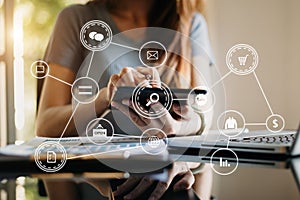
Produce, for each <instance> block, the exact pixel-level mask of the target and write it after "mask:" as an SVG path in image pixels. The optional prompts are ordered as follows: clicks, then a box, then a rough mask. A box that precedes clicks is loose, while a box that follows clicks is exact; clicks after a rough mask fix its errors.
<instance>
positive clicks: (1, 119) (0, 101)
mask: <svg viewBox="0 0 300 200" xmlns="http://www.w3.org/2000/svg"><path fill="white" fill-rule="evenodd" d="M5 74H6V72H5V64H4V62H0V86H1V87H0V138H1V140H0V141H1V144H0V146H5V145H6V140H7V134H6V133H7V124H6V119H7V118H6V112H7V110H6V105H7V104H6V95H5V94H6V83H5V81H6V78H5Z"/></svg>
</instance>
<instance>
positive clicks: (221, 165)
mask: <svg viewBox="0 0 300 200" xmlns="http://www.w3.org/2000/svg"><path fill="white" fill-rule="evenodd" d="M220 167H230V163H229V162H228V160H223V158H222V157H221V158H220Z"/></svg>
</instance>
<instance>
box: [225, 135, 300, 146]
mask: <svg viewBox="0 0 300 200" xmlns="http://www.w3.org/2000/svg"><path fill="white" fill-rule="evenodd" d="M295 137H296V134H294V133H293V134H284V135H274V136H253V137H251V136H250V137H244V138H237V139H236V138H234V139H230V142H243V143H245V142H246V143H247V142H249V143H268V144H270V143H274V144H282V143H284V144H288V143H293V142H294V141H295Z"/></svg>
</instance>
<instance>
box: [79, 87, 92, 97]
mask: <svg viewBox="0 0 300 200" xmlns="http://www.w3.org/2000/svg"><path fill="white" fill-rule="evenodd" d="M78 94H79V95H93V86H91V85H79V86H78Z"/></svg>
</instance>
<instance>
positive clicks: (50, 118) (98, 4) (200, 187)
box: [37, 0, 212, 199]
mask: <svg viewBox="0 0 300 200" xmlns="http://www.w3.org/2000/svg"><path fill="white" fill-rule="evenodd" d="M201 5H202V2H201V1H200V0H199V1H197V0H190V1H185V0H179V1H177V0H121V1H120V0H96V1H92V2H89V3H88V4H86V5H75V6H71V7H68V8H66V9H64V10H63V11H62V12H61V13H60V15H59V17H58V19H57V23H56V26H55V29H54V32H53V34H52V37H51V39H50V42H49V45H48V48H47V52H46V55H45V61H47V62H48V63H49V66H50V69H51V70H50V74H51V75H52V76H54V77H57V78H59V79H61V80H63V81H65V82H68V83H73V82H74V81H75V78H76V75H77V72H78V70H79V67H80V65H81V63H82V62H83V60H84V58H85V57H86V56H87V55H88V53H89V51H87V50H86V49H84V47H83V46H82V44H81V43H80V40H79V39H78V33H79V32H80V28H81V27H82V26H83V25H84V24H85V23H86V22H87V21H90V20H93V19H99V20H102V21H105V22H106V23H107V24H109V25H110V26H111V27H115V30H113V33H116V32H123V31H126V30H130V29H135V28H140V27H162V28H168V29H172V30H176V31H179V32H181V33H182V34H184V35H188V36H191V37H194V39H195V40H198V42H199V43H200V44H203V48H204V49H206V50H207V51H210V47H209V42H208V38H207V30H206V25H205V21H204V19H203V17H202V16H201V15H200V14H199V13H196V12H197V10H198V9H199V8H201ZM195 13H196V14H195ZM128 37H130V36H128ZM142 37H143V36H142ZM131 39H136V38H131ZM179 43H180V45H181V48H182V53H183V54H185V55H186V56H187V57H188V56H189V54H191V50H190V49H191V45H190V44H189V41H187V40H180V41H179ZM167 64H168V65H169V66H171V67H173V69H174V70H175V71H177V72H178V73H179V74H181V76H184V78H185V79H186V80H188V81H189V82H190V83H189V85H193V86H196V85H200V80H199V78H197V77H196V76H195V75H193V69H192V67H191V65H190V64H189V63H188V62H186V61H185V60H184V59H181V58H180V57H178V56H176V55H173V56H170V57H169V58H168V61H167ZM147 74H153V75H154V76H155V78H156V80H157V81H160V78H161V74H162V72H161V71H157V70H156V69H154V68H145V67H138V66H130V67H127V68H123V69H122V70H121V71H114V72H113V73H112V74H110V78H109V81H108V83H106V84H107V86H106V87H103V88H101V89H100V91H99V95H98V97H97V99H96V100H95V110H96V112H97V115H99V116H100V115H102V114H103V112H104V111H105V110H106V109H107V107H108V106H109V105H110V103H111V100H112V98H113V96H114V93H115V91H116V90H117V88H118V87H120V86H128V85H131V86H134V85H138V84H139V83H140V82H141V81H143V80H145V79H146V75H147ZM128 77H132V79H133V80H134V81H130V80H129V78H128ZM167 77H169V80H170V81H171V80H172V79H173V78H172V77H173V76H172V74H169V76H167ZM177 86H180V81H178V83H177ZM71 102H72V95H71V93H70V88H69V86H68V85H65V84H62V83H60V82H57V81H55V80H53V79H51V78H46V80H45V83H44V86H43V92H42V96H41V101H40V107H39V113H38V118H37V135H38V136H47V137H60V136H61V133H62V132H64V136H66V137H67V136H73V135H74V133H76V128H75V123H74V121H73V120H72V121H71V123H70V124H69V125H68V127H67V128H66V130H64V129H65V125H66V124H67V122H68V120H69V118H70V116H71V114H72V112H73V111H72V105H71ZM111 105H112V106H114V107H116V108H117V109H119V110H121V111H122V112H124V113H126V114H128V107H127V106H130V105H126V104H125V105H123V104H118V103H116V102H112V103H111ZM88 107H89V105H80V106H79V107H78V109H77V111H76V112H77V113H84V110H86V109H88ZM126 107H127V108H126ZM172 111H174V112H175V113H177V115H178V116H180V120H179V119H178V118H174V117H173V116H171V115H170V114H169V113H167V115H166V119H167V122H168V123H166V124H165V125H164V126H163V131H164V132H166V134H180V132H179V128H178V127H179V126H185V127H188V129H187V132H186V133H187V134H196V133H199V132H200V131H201V127H202V128H203V126H204V122H203V121H201V118H200V116H199V115H197V114H195V113H194V112H191V110H190V109H189V108H184V109H182V108H181V109H177V110H176V108H174V107H173V108H172ZM138 120H139V119H135V120H133V121H135V123H136V125H137V126H138V127H139V128H141V129H142V126H141V125H140V123H139V121H138ZM195 122H196V123H195ZM197 167H198V165H195V164H190V163H182V162H176V163H175V164H174V167H173V168H172V169H170V171H169V179H168V181H166V182H158V183H157V186H156V187H155V189H154V190H153V192H152V193H151V195H150V199H159V198H160V197H161V196H162V195H163V194H164V192H165V191H166V190H167V189H168V188H169V186H170V184H171V183H172V181H173V179H174V178H175V177H178V176H180V178H179V179H178V180H176V182H175V183H174V184H173V189H175V190H185V189H190V188H191V187H193V188H194V190H195V191H196V193H197V194H198V196H199V197H200V198H201V199H209V196H210V190H211V182H212V181H211V180H212V177H211V171H210V169H209V168H208V167H204V168H203V169H202V171H201V173H198V174H194V175H193V174H192V171H191V169H195V168H197ZM174 181H175V179H174ZM174 181H173V182H174ZM45 183H46V187H47V191H48V195H49V197H50V199H77V198H78V197H79V196H78V191H77V186H76V184H75V183H74V182H72V181H64V182H62V181H55V180H54V181H45ZM90 183H91V184H92V185H93V186H94V187H95V188H96V189H97V190H99V191H100V192H101V191H102V189H103V188H101V187H102V186H103V185H99V182H97V181H90ZM153 183H154V181H153V180H151V179H149V178H146V177H144V178H130V179H128V180H127V181H126V182H125V183H123V184H122V185H121V186H119V187H118V188H117V190H116V191H115V192H114V194H115V196H124V199H135V198H137V197H138V196H139V195H140V194H142V193H143V192H144V191H145V190H147V188H149V187H150V186H151V185H152V184H153ZM57 188H60V190H58V189H57ZM102 192H103V191H102Z"/></svg>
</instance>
